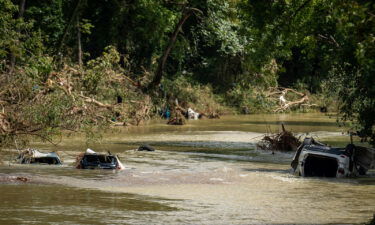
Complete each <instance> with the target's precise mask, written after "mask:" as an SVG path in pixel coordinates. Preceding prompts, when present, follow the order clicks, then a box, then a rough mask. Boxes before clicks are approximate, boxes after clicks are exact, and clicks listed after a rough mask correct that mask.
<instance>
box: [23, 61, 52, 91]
mask: <svg viewBox="0 0 375 225" xmlns="http://www.w3.org/2000/svg"><path fill="white" fill-rule="evenodd" d="M28 63H29V65H28V66H27V67H25V72H26V74H27V75H28V76H29V77H30V78H32V80H33V81H35V82H37V83H39V84H40V83H44V82H46V81H47V78H48V76H49V75H50V73H51V72H52V71H53V69H54V64H53V58H52V57H49V56H39V57H35V58H32V59H30V60H29V62H28Z"/></svg>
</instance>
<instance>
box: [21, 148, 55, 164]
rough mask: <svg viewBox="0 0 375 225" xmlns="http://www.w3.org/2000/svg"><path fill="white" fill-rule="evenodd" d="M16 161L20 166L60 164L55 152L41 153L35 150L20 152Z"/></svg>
mask: <svg viewBox="0 0 375 225" xmlns="http://www.w3.org/2000/svg"><path fill="white" fill-rule="evenodd" d="M17 159H18V162H19V163H21V164H49V165H51V164H54V165H60V164H61V160H60V157H59V155H58V154H57V153H56V152H48V153H43V152H40V151H39V150H36V149H26V150H24V151H22V152H21V153H20V154H19V156H18V158H17Z"/></svg>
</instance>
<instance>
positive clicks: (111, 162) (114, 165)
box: [76, 149, 124, 170]
mask: <svg viewBox="0 0 375 225" xmlns="http://www.w3.org/2000/svg"><path fill="white" fill-rule="evenodd" d="M76 168H77V169H119V170H122V169H124V166H123V165H122V163H121V162H120V160H119V158H118V157H117V156H115V155H112V154H111V153H108V154H98V153H96V152H94V151H93V150H91V149H87V150H86V152H85V153H82V154H80V155H78V156H77V160H76Z"/></svg>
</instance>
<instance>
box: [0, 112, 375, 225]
mask: <svg viewBox="0 0 375 225" xmlns="http://www.w3.org/2000/svg"><path fill="white" fill-rule="evenodd" d="M281 123H284V124H285V125H286V128H287V129H289V130H292V131H293V132H295V133H297V134H298V135H303V134H306V133H308V135H309V136H313V137H315V138H318V139H319V140H323V141H326V142H328V143H334V144H335V145H342V146H343V145H345V144H346V143H347V141H348V140H349V138H348V137H347V136H346V135H343V134H342V132H343V131H345V129H344V128H340V127H338V126H337V125H336V123H335V118H334V117H331V118H330V117H328V116H325V115H324V114H280V115H249V116H226V117H223V118H222V119H220V120H201V121H190V122H189V124H188V125H186V126H169V125H165V121H161V120H156V121H152V122H151V123H150V124H148V125H145V126H140V127H132V128H119V129H116V130H114V131H111V132H107V133H106V134H104V136H103V139H102V140H101V141H100V142H97V143H88V144H87V143H86V142H85V141H84V137H82V136H76V135H73V136H70V137H69V138H64V139H63V140H62V141H61V143H60V145H59V146H58V147H55V146H52V145H48V144H43V143H37V142H35V143H33V144H32V145H33V147H37V148H40V149H43V150H45V151H53V150H58V151H59V154H60V155H61V157H62V158H63V160H64V164H63V165H62V166H46V165H18V164H14V163H11V162H9V159H11V158H12V157H14V156H15V154H16V152H14V151H12V150H3V151H2V153H1V159H2V162H3V163H2V165H0V181H3V182H1V183H0V203H1V204H0V224H360V223H365V222H367V221H368V220H369V219H370V218H371V217H372V215H373V213H375V172H374V171H370V172H369V174H368V175H367V176H365V177H360V178H350V179H349V178H348V179H328V178H301V177H296V176H294V175H292V174H291V172H290V166H289V163H290V160H291V158H292V156H293V154H292V153H278V152H276V154H275V155H272V154H270V152H265V151H259V150H256V149H255V143H256V141H257V140H259V138H260V137H261V135H263V134H264V133H265V132H269V131H277V130H278V129H280V128H279V126H280V124H281ZM143 143H148V144H151V145H152V146H155V147H156V149H157V151H155V152H137V151H134V149H135V148H136V147H138V146H139V145H140V144H143ZM87 147H90V148H92V149H94V150H96V151H98V152H104V151H111V152H112V153H115V154H118V155H119V157H120V159H121V161H122V162H123V164H124V165H125V167H126V169H125V170H123V171H104V170H77V169H74V168H73V166H72V165H73V163H74V157H75V155H76V154H77V153H78V152H82V151H84V150H85V149H86V148H87ZM16 177H27V178H28V181H27V182H22V181H19V180H16V181H15V179H14V178H16ZM9 180H12V181H9Z"/></svg>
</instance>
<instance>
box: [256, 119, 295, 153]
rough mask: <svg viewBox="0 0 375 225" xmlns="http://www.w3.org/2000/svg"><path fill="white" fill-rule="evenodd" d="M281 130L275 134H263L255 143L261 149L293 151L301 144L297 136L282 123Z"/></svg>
mask: <svg viewBox="0 0 375 225" xmlns="http://www.w3.org/2000/svg"><path fill="white" fill-rule="evenodd" d="M281 127H282V132H280V133H277V134H271V135H265V136H264V137H263V139H262V140H261V141H260V142H259V143H258V144H257V147H258V148H259V149H262V150H271V151H275V150H277V151H285V152H287V151H295V150H297V148H298V146H299V145H300V144H301V142H300V141H299V138H296V137H295V136H294V135H293V133H292V132H290V131H287V130H285V127H284V124H282V125H281Z"/></svg>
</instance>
